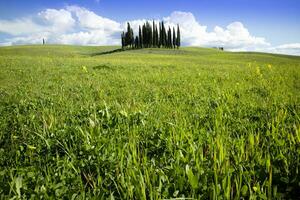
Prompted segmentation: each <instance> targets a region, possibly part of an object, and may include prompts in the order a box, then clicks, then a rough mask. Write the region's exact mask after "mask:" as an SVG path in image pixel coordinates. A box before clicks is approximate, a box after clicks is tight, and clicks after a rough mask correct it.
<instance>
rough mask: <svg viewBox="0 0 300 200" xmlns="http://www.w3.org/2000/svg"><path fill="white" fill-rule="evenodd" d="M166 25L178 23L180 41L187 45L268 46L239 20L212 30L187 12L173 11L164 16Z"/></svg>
mask: <svg viewBox="0 0 300 200" xmlns="http://www.w3.org/2000/svg"><path fill="white" fill-rule="evenodd" d="M164 20H165V21H166V24H167V25H170V26H176V24H180V27H181V32H182V41H183V42H184V43H185V44H186V45H188V46H207V47H212V46H223V47H225V48H226V49H229V50H238V49H245V50H255V48H258V47H262V46H269V45H270V44H269V43H267V42H266V40H265V39H264V38H261V37H254V36H252V35H251V34H250V33H249V31H248V29H247V28H245V27H244V25H243V24H242V23H241V22H233V23H231V24H229V25H228V26H227V27H226V28H225V29H223V28H221V27H219V26H216V27H215V28H214V30H213V31H212V32H208V31H207V27H206V26H204V25H201V24H200V23H199V22H198V21H197V20H196V19H195V17H194V15H193V14H192V13H189V12H179V11H176V12H173V13H172V14H171V15H170V16H169V17H166V18H164Z"/></svg>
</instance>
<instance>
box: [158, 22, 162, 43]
mask: <svg viewBox="0 0 300 200" xmlns="http://www.w3.org/2000/svg"><path fill="white" fill-rule="evenodd" d="M161 27H162V26H161V22H159V42H158V47H159V48H160V47H161V45H162V29H161Z"/></svg>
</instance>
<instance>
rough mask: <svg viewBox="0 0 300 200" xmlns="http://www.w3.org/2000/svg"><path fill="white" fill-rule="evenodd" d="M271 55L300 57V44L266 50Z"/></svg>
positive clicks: (284, 45)
mask: <svg viewBox="0 0 300 200" xmlns="http://www.w3.org/2000/svg"><path fill="white" fill-rule="evenodd" d="M266 51H267V52H270V53H279V54H288V55H300V43H290V44H283V45H279V46H276V47H271V48H269V49H267V50H266Z"/></svg>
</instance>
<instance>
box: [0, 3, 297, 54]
mask: <svg viewBox="0 0 300 200" xmlns="http://www.w3.org/2000/svg"><path fill="white" fill-rule="evenodd" d="M161 20H164V21H165V25H166V26H171V27H175V26H177V24H180V27H181V37H182V39H181V41H182V44H183V45H186V46H203V47H214V46H218V47H219V46H223V47H224V48H225V49H227V50H232V51H265V52H272V53H285V54H293V55H300V43H296V44H285V45H280V46H277V47H272V46H271V45H270V44H269V43H268V42H267V41H266V39H265V38H263V37H256V36H253V35H252V34H251V33H250V32H249V30H248V29H247V28H246V27H245V26H244V25H243V24H242V23H241V22H232V23H230V24H229V25H227V26H226V27H220V26H216V27H215V28H214V29H213V30H212V31H208V30H207V26H205V25H202V24H201V23H199V21H197V20H196V18H195V17H194V15H193V14H192V13H190V12H180V11H175V12H173V13H171V15H170V16H168V17H164V18H162V19H156V20H155V22H156V24H158V22H159V21H161ZM146 21H147V20H146V19H136V20H132V21H130V24H131V26H132V27H133V29H134V31H135V34H137V33H138V27H139V25H142V24H143V23H145V22H146ZM126 26H127V24H126V22H121V23H119V22H117V21H114V20H112V19H109V18H105V17H103V16H100V15H97V14H96V13H94V12H92V11H90V10H88V9H86V8H83V7H79V6H67V7H65V8H63V9H46V10H43V11H41V12H39V13H37V14H36V15H32V16H30V17H24V18H20V19H14V20H1V19H0V34H1V32H2V33H6V34H9V35H10V37H6V39H4V40H3V41H0V45H14V44H40V43H41V41H42V39H43V38H46V41H47V42H48V43H59V44H78V45H119V44H120V33H121V32H122V31H123V30H126Z"/></svg>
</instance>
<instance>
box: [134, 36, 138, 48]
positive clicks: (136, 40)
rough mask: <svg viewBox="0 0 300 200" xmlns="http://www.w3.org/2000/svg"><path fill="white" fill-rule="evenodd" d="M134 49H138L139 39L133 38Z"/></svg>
mask: <svg viewBox="0 0 300 200" xmlns="http://www.w3.org/2000/svg"><path fill="white" fill-rule="evenodd" d="M134 48H136V49H137V48H139V37H138V36H136V37H135V40H134Z"/></svg>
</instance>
